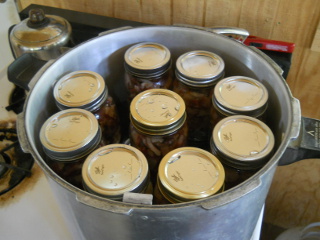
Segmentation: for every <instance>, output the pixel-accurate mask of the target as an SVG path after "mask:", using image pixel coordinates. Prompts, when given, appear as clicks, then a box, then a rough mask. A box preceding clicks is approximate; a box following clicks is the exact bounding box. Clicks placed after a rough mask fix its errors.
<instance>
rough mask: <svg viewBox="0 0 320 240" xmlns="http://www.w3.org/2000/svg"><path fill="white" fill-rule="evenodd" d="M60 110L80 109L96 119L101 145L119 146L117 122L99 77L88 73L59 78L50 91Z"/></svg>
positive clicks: (102, 80) (81, 72)
mask: <svg viewBox="0 0 320 240" xmlns="http://www.w3.org/2000/svg"><path fill="white" fill-rule="evenodd" d="M53 95H54V98H55V101H56V105H57V106H58V108H59V109H60V110H64V109H70V108H81V109H85V110H87V111H90V112H92V113H93V114H94V116H95V117H96V118H97V119H98V122H99V125H100V127H101V131H102V140H103V141H104V144H111V143H119V142H120V139H121V129H120V119H119V115H118V111H117V107H116V104H115V102H114V100H113V98H112V96H111V95H110V94H109V92H108V87H107V85H106V84H105V81H104V79H103V77H102V76H101V75H100V74H98V73H96V72H92V71H84V70H83V71H75V72H71V73H69V74H67V75H65V76H63V77H62V78H60V79H59V80H58V81H57V82H56V84H55V86H54V90H53Z"/></svg>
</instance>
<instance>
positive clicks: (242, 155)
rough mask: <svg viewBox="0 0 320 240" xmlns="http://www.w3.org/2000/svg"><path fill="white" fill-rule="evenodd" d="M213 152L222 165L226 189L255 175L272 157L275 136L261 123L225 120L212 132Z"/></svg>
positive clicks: (235, 118)
mask: <svg viewBox="0 0 320 240" xmlns="http://www.w3.org/2000/svg"><path fill="white" fill-rule="evenodd" d="M210 146H211V152H212V154H213V155H215V156H216V157H217V158H218V159H219V160H220V161H221V163H222V164H223V166H224V169H225V173H226V177H225V189H230V188H232V187H235V186H236V185H238V184H240V183H242V182H243V181H245V180H247V179H248V178H250V177H251V176H252V175H253V174H255V173H256V172H257V171H258V170H259V169H260V168H261V167H262V166H263V165H264V164H265V163H267V162H268V160H269V159H270V158H271V156H272V154H273V148H274V136H273V133H272V131H271V130H270V128H269V127H268V126H267V125H266V124H265V123H263V122H262V121H260V120H258V119H256V118H253V117H248V116H244V115H234V116H230V117H226V118H223V119H222V120H221V121H219V122H218V123H217V124H216V126H215V127H214V129H213V131H212V138H211V142H210Z"/></svg>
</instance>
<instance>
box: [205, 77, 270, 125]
mask: <svg viewBox="0 0 320 240" xmlns="http://www.w3.org/2000/svg"><path fill="white" fill-rule="evenodd" d="M267 107H268V91H267V89H266V87H265V86H264V85H263V84H262V83H261V82H259V81H258V80H255V79H253V78H249V77H244V76H232V77H228V78H224V79H222V80H220V81H219V82H218V83H217V85H216V86H215V89H214V93H213V95H212V106H211V126H212V128H213V127H214V126H215V124H217V122H219V121H220V120H221V119H222V118H224V117H228V116H232V115H246V116H250V117H255V118H258V119H259V120H261V121H263V122H264V121H265V117H266V116H265V113H266V109H267Z"/></svg>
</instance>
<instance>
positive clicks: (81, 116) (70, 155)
mask: <svg viewBox="0 0 320 240" xmlns="http://www.w3.org/2000/svg"><path fill="white" fill-rule="evenodd" d="M100 140H101V130H100V127H99V125H98V121H97V119H96V118H95V116H94V115H93V114H92V113H91V112H89V111H87V110H83V109H77V108H73V109H68V110H62V111H60V112H58V113H56V114H54V115H52V116H51V117H50V118H48V119H47V120H46V121H45V123H44V124H43V125H42V127H41V130H40V141H41V143H42V146H43V148H44V151H45V153H46V154H47V155H48V156H49V157H51V158H52V159H55V160H59V161H73V160H76V159H79V158H81V157H83V156H85V155H87V154H89V152H90V151H92V150H93V149H95V148H96V146H97V145H98V144H99V142H100Z"/></svg>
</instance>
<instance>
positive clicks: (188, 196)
mask: <svg viewBox="0 0 320 240" xmlns="http://www.w3.org/2000/svg"><path fill="white" fill-rule="evenodd" d="M224 178H225V172H224V168H223V166H222V164H221V163H220V161H219V160H218V159H217V158H216V157H215V156H214V155H212V154H211V153H210V152H208V151H205V150H203V149H200V148H195V147H182V148H178V149H175V150H173V151H171V152H169V153H168V154H166V155H165V156H164V158H163V159H162V160H161V162H160V165H159V170H158V181H157V185H156V187H155V190H154V202H155V204H168V203H181V202H190V201H194V200H199V199H203V198H207V197H210V196H212V195H214V194H217V193H219V192H222V191H223V188H224Z"/></svg>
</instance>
